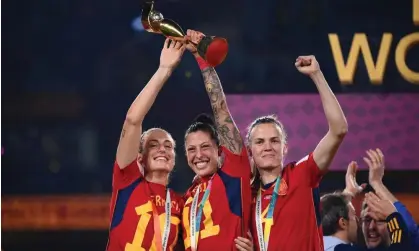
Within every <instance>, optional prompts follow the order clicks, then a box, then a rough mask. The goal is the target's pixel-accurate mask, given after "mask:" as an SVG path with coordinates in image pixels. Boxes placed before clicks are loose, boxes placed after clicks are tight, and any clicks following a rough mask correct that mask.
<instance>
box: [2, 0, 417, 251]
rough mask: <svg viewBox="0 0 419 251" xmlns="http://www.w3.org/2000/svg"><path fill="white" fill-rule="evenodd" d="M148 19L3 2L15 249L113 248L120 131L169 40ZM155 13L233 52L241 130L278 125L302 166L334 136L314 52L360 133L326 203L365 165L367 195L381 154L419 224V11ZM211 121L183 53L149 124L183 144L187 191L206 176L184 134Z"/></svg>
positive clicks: (6, 242) (277, 8)
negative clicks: (262, 122) (370, 158)
mask: <svg viewBox="0 0 419 251" xmlns="http://www.w3.org/2000/svg"><path fill="white" fill-rule="evenodd" d="M141 6H142V2H141V1H133V0H126V1H113V0H101V1H97V0H71V1H70V0H60V1H54V0H40V1H36V2H35V1H28V0H21V1H3V2H2V27H1V28H2V37H3V39H2V79H1V80H2V89H1V91H2V95H1V99H2V103H1V105H2V109H1V112H2V123H1V127H2V128H1V130H2V131H1V136H2V141H1V145H2V157H1V164H2V165H1V177H2V178H1V183H2V186H1V189H2V236H1V237H2V238H1V240H2V243H1V245H2V248H3V250H5V251H23V250H42V251H48V250H61V251H66V250H80V251H83V250H89V251H94V250H104V249H105V246H106V242H107V233H108V232H107V227H108V221H109V213H108V209H109V199H110V192H111V177H112V166H113V162H114V157H115V152H116V147H117V143H118V139H119V135H120V130H121V128H122V123H123V121H124V117H125V114H126V111H127V110H128V108H129V105H130V104H131V102H132V101H133V100H134V98H135V97H136V95H137V94H138V93H139V92H140V91H141V89H142V88H143V86H144V85H145V84H146V83H147V82H148V80H149V78H150V77H151V76H152V75H153V73H154V71H155V70H156V69H157V67H158V64H159V57H160V50H161V47H162V44H163V42H164V38H163V37H162V36H160V35H156V34H151V33H147V32H145V31H141V29H139V28H138V26H137V24H136V23H135V18H136V17H138V16H139V15H140V13H141ZM156 8H157V9H158V10H159V11H161V12H162V13H163V15H164V16H165V17H168V18H171V19H173V20H175V21H177V22H178V23H179V24H180V25H181V26H182V27H183V28H184V29H185V30H186V29H187V28H191V29H197V30H200V31H203V32H204V33H206V34H210V35H217V36H222V37H225V38H227V39H228V41H229V46H230V51H229V54H228V56H227V59H226V61H225V62H224V63H223V64H222V65H220V66H219V67H217V72H218V74H219V76H220V79H221V80H222V83H223V87H224V91H225V92H226V94H227V96H228V103H229V107H230V110H231V112H232V114H233V116H234V118H235V120H236V122H237V124H238V125H239V127H240V129H241V131H242V133H245V128H246V126H247V124H248V123H250V122H251V121H252V120H253V119H254V118H256V117H257V116H261V115H266V114H277V115H278V116H279V118H280V120H281V121H283V122H284V124H285V127H286V129H287V131H288V134H289V148H290V153H289V155H288V156H287V160H289V161H291V160H297V159H299V158H301V157H303V156H304V155H306V154H307V153H309V152H310V151H312V150H313V149H314V147H315V145H316V143H317V142H318V141H319V140H320V139H321V137H322V136H323V135H324V133H325V132H326V131H327V123H326V121H325V118H324V114H323V110H322V107H321V103H320V99H319V97H318V95H317V90H316V88H315V85H314V84H313V83H312V82H311V80H310V79H309V78H307V77H305V76H303V75H301V74H299V73H298V71H297V70H295V68H294V62H295V59H296V58H297V56H299V55H309V54H314V55H315V56H316V58H317V60H318V61H319V63H320V67H321V69H322V71H323V72H324V74H325V76H326V78H327V79H328V82H329V85H330V87H331V89H332V90H333V91H334V92H335V93H336V94H337V97H338V99H339V101H340V102H341V105H342V107H343V109H344V111H345V114H346V116H347V119H348V122H349V134H348V136H347V139H345V142H344V144H343V145H342V147H341V149H340V150H339V153H338V155H337V156H336V158H335V161H334V162H333V164H332V167H331V169H332V171H331V172H330V173H328V174H327V175H326V176H325V178H324V179H323V182H322V184H321V192H330V191H334V190H338V189H343V188H344V174H345V170H346V167H347V164H348V163H349V161H351V160H357V161H358V163H359V164H360V168H361V170H363V171H361V172H360V173H359V175H358V176H359V180H360V183H363V182H367V180H368V173H367V171H366V170H367V169H366V166H365V165H364V163H363V162H362V157H363V156H364V155H363V154H364V152H365V150H366V149H369V148H377V147H379V148H381V149H383V152H384V154H385V155H386V160H387V165H386V174H385V178H384V182H385V185H387V187H388V188H389V189H390V190H391V191H392V192H393V193H395V194H396V196H397V197H398V198H399V199H400V200H401V201H402V202H404V203H405V204H406V205H407V207H408V209H409V210H410V211H411V212H412V214H413V215H414V217H415V219H416V221H417V222H418V221H419V154H418V153H419V46H418V45H419V1H418V0H401V1H397V2H394V1H391V0H381V1H379V0H371V1H361V0H352V1H331V0H315V1H314V0H292V1H291V0H281V1H275V0H263V1H250V0H241V1H238V0H230V1H221V0H212V1H202V0H200V1H197V0H195V1H192V0H157V1H156ZM415 24H416V25H415ZM355 34H356V35H355ZM414 45H416V46H414ZM360 51H362V52H360ZM358 52H359V53H358ZM348 58H349V59H350V60H348ZM377 58H378V60H377ZM210 111H211V109H210V105H209V102H208V99H207V96H206V93H205V90H204V86H203V82H202V78H201V74H200V71H199V68H198V66H197V64H196V62H195V60H194V59H193V57H192V56H191V55H189V54H186V53H185V56H184V58H183V60H182V62H181V64H180V65H179V67H178V69H177V70H176V72H175V73H174V74H173V76H172V77H171V78H170V80H169V82H168V83H167V85H165V87H164V88H163V90H162V91H161V93H160V94H159V96H158V98H157V101H156V103H155V104H154V106H153V108H152V109H151V111H150V112H149V114H148V115H147V117H146V120H145V125H144V128H150V127H156V126H158V127H163V128H165V129H167V130H168V131H169V132H171V133H172V135H173V136H174V138H175V140H177V143H178V144H177V145H178V149H177V163H176V171H175V173H174V175H173V178H172V183H171V186H172V187H173V188H174V189H175V190H176V191H178V192H183V191H185V189H186V188H187V187H188V186H189V185H190V183H191V180H192V177H193V173H192V171H191V170H190V169H189V167H188V166H187V164H186V161H185V157H184V149H183V136H184V132H185V130H186V128H187V127H188V124H189V123H190V122H191V121H192V120H193V118H194V117H195V116H196V115H197V114H199V113H201V112H210Z"/></svg>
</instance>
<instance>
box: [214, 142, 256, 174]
mask: <svg viewBox="0 0 419 251" xmlns="http://www.w3.org/2000/svg"><path fill="white" fill-rule="evenodd" d="M221 151H222V154H223V157H224V163H223V166H222V168H221V170H222V171H223V172H225V173H227V174H228V175H231V176H234V177H249V178H250V177H251V169H250V162H249V157H248V155H247V149H246V148H245V147H243V149H242V151H241V153H240V154H234V153H232V152H231V151H230V150H228V149H227V148H225V147H224V146H221Z"/></svg>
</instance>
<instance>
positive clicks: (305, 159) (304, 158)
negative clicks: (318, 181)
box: [295, 155, 309, 165]
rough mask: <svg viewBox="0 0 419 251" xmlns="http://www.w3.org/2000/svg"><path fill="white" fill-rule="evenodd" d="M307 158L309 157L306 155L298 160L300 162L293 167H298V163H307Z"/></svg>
mask: <svg viewBox="0 0 419 251" xmlns="http://www.w3.org/2000/svg"><path fill="white" fill-rule="evenodd" d="M308 156H309V155H306V156H305V157H303V158H302V159H300V160H299V161H298V162H297V164H295V165H298V164H300V163H302V162H304V161H307V160H308Z"/></svg>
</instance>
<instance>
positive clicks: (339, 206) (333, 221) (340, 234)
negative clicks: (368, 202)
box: [320, 161, 366, 251]
mask: <svg viewBox="0 0 419 251" xmlns="http://www.w3.org/2000/svg"><path fill="white" fill-rule="evenodd" d="M356 172H357V165H356V162H354V161H352V162H351V163H350V164H349V165H348V168H347V170H346V175H345V190H344V191H343V192H342V193H329V194H325V195H323V196H322V197H321V198H320V208H321V211H320V213H321V220H322V226H323V235H324V237H323V242H324V250H325V251H333V250H338V249H335V247H336V246H337V245H339V244H354V243H358V240H357V239H358V217H357V216H356V211H355V208H354V206H353V205H352V202H351V201H352V199H353V198H354V197H355V196H357V195H358V194H359V193H361V192H362V190H363V189H364V188H365V187H366V184H362V185H358V183H357V181H356Z"/></svg>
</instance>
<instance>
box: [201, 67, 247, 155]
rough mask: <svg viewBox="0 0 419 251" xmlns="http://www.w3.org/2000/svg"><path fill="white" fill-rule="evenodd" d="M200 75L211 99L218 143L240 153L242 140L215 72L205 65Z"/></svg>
mask: <svg viewBox="0 0 419 251" xmlns="http://www.w3.org/2000/svg"><path fill="white" fill-rule="evenodd" d="M202 76H203V78H204V83H205V89H206V90H207V93H208V96H209V98H210V101H211V107H212V111H213V113H214V119H215V124H216V127H217V132H218V135H219V137H220V143H221V145H222V146H224V147H226V148H227V149H229V150H230V151H231V152H232V153H235V154H240V153H241V151H242V148H243V140H242V138H241V136H240V133H239V129H238V128H237V126H236V124H235V123H234V121H233V118H232V117H231V114H230V111H229V110H228V107H227V101H226V97H225V95H224V92H223V88H222V86H221V82H220V79H219V78H218V75H217V72H216V71H215V69H214V68H212V67H206V68H204V69H203V70H202Z"/></svg>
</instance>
